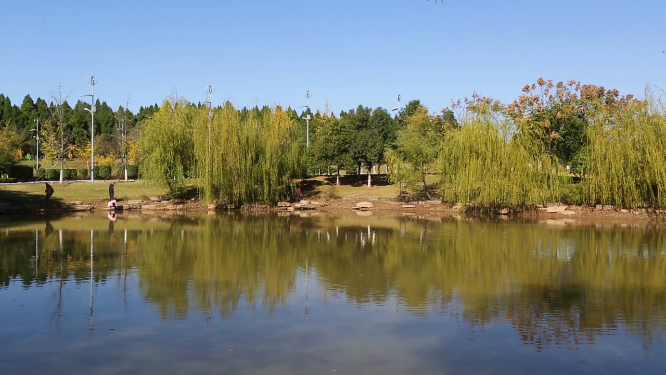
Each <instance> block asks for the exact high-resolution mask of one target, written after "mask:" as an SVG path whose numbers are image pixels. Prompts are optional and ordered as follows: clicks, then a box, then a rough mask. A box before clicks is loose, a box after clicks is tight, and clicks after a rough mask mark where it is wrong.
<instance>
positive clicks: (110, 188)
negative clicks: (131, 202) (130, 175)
mask: <svg viewBox="0 0 666 375" xmlns="http://www.w3.org/2000/svg"><path fill="white" fill-rule="evenodd" d="M115 185H116V183H115V182H112V183H111V184H109V200H110V201H112V200H114V199H115V198H114V197H113V196H114V193H115V191H114V187H115Z"/></svg>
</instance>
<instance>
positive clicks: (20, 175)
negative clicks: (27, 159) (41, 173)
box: [8, 165, 33, 181]
mask: <svg viewBox="0 0 666 375" xmlns="http://www.w3.org/2000/svg"><path fill="white" fill-rule="evenodd" d="M8 176H9V177H10V178H16V179H18V180H21V181H29V180H31V179H32V177H33V168H32V167H30V166H27V165H14V166H12V167H11V168H9V173H8Z"/></svg>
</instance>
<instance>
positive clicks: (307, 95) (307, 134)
mask: <svg viewBox="0 0 666 375" xmlns="http://www.w3.org/2000/svg"><path fill="white" fill-rule="evenodd" d="M311 97H312V94H310V90H307V91H306V92H305V98H306V99H307V103H308V104H307V105H304V106H302V107H301V108H307V109H310V98H311ZM305 126H306V127H305V147H306V148H310V113H308V114H307V115H305Z"/></svg>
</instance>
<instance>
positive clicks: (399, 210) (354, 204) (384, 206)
mask: <svg viewBox="0 0 666 375" xmlns="http://www.w3.org/2000/svg"><path fill="white" fill-rule="evenodd" d="M118 205H119V206H118V208H117V209H115V211H146V212H150V211H170V212H179V213H186V212H192V213H195V212H217V211H228V210H240V211H254V212H256V211H265V212H271V211H277V212H279V213H283V214H289V213H301V212H308V211H316V212H326V213H340V212H350V211H357V212H358V213H359V214H360V215H371V214H372V213H373V212H376V213H379V212H382V213H393V214H403V215H415V214H419V215H423V214H429V215H437V214H448V215H451V214H485V215H491V216H497V217H498V218H500V219H503V218H510V217H514V218H515V217H517V218H544V217H545V218H567V219H577V218H580V219H627V220H661V219H664V218H666V210H651V209H644V208H643V209H622V208H616V207H613V206H607V205H598V206H596V207H585V206H570V205H561V204H551V205H547V206H544V207H538V208H537V209H536V210H528V211H515V210H511V209H510V208H498V209H495V210H492V211H489V210H488V209H481V208H477V207H475V206H473V205H469V204H467V205H462V204H449V203H446V202H442V201H439V200H429V201H417V202H409V203H402V202H398V201H396V200H386V199H380V198H379V197H361V196H357V197H347V198H342V199H334V200H329V201H323V202H320V201H315V200H309V199H304V200H301V201H299V202H279V203H278V204H277V205H275V206H272V205H267V204H249V205H244V206H241V207H235V206H228V205H215V204H206V203H204V202H202V201H199V200H197V199H190V200H182V199H170V198H168V197H151V198H149V199H137V200H126V201H119V202H118ZM86 211H107V212H108V211H114V210H113V209H110V208H108V207H107V202H106V201H101V200H99V201H89V202H83V201H72V202H65V203H63V202H58V201H45V202H40V203H27V204H19V205H12V204H10V203H0V215H12V214H26V213H28V214H30V213H32V214H41V213H68V212H86Z"/></svg>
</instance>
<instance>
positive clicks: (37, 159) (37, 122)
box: [30, 118, 39, 169]
mask: <svg viewBox="0 0 666 375" xmlns="http://www.w3.org/2000/svg"><path fill="white" fill-rule="evenodd" d="M34 121H35V123H36V124H37V128H36V129H30V131H31V132H32V131H34V132H36V133H35V138H36V139H37V158H36V159H35V162H36V163H37V167H36V168H35V169H39V119H38V118H36V119H35V120H34Z"/></svg>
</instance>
